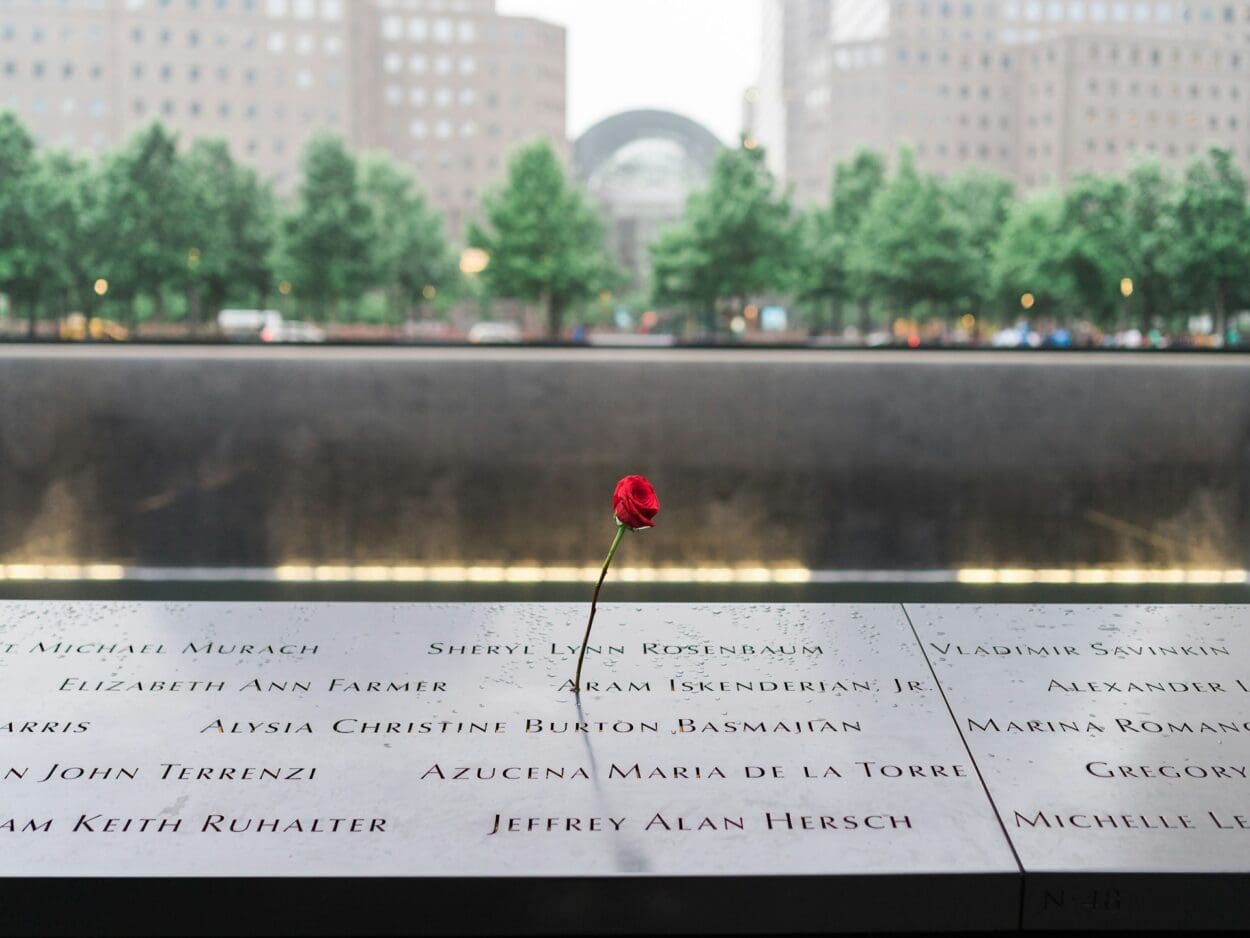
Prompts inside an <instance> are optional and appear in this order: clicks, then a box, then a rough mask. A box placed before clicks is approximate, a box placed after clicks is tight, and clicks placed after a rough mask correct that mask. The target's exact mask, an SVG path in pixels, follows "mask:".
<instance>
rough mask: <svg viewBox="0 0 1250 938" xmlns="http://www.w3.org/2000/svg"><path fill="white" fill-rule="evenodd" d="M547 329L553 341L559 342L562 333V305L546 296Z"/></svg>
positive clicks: (560, 302)
mask: <svg viewBox="0 0 1250 938" xmlns="http://www.w3.org/2000/svg"><path fill="white" fill-rule="evenodd" d="M546 302H547V329H548V330H549V331H550V333H551V338H552V340H553V341H559V339H560V336H561V335H562V334H563V333H564V303H563V302H562V301H560V300H558V299H556V298H555V297H553V296H552V295H551V294H550V293H548V294H547V298H546Z"/></svg>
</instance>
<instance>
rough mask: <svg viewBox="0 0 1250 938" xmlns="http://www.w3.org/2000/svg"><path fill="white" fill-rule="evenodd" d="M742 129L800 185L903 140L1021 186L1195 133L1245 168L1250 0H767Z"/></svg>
mask: <svg viewBox="0 0 1250 938" xmlns="http://www.w3.org/2000/svg"><path fill="white" fill-rule="evenodd" d="M764 5H765V13H764V49H763V56H762V72H761V75H760V81H759V85H758V87H757V88H754V89H752V90H751V91H750V92H748V104H749V106H748V107H747V108H746V113H747V116H748V118H749V119H750V120H751V121H752V123H751V125H750V126H749V129H750V131H751V133H752V134H753V135H754V136H756V137H758V138H759V139H760V140H761V142H762V143H764V144H765V145H766V146H767V147H769V148H770V151H771V153H772V157H771V158H772V159H773V160H774V164H773V165H774V168H775V169H777V170H779V171H781V172H782V173H783V174H784V175H785V177H786V178H787V179H788V180H789V181H791V182H792V183H794V185H795V188H796V192H797V194H798V197H799V199H800V201H805V202H812V201H816V200H820V199H824V198H826V197H827V195H828V189H829V184H830V181H831V177H832V168H833V164H834V162H835V161H837V160H839V159H843V158H845V157H847V156H848V155H850V154H851V153H852V152H854V151H855V150H856V149H858V148H860V147H865V146H868V147H877V148H881V149H885V150H893V149H894V148H895V147H897V146H898V145H899V144H902V143H908V144H910V145H911V146H912V147H913V148H914V149H915V152H916V155H917V157H918V161H919V163H920V165H921V166H922V167H924V168H926V169H928V170H931V171H933V172H936V173H938V174H942V175H947V174H950V173H953V172H957V171H960V170H964V169H968V168H972V167H983V168H986V169H990V170H995V171H997V172H1000V173H1003V174H1005V175H1007V176H1009V177H1011V178H1012V179H1014V180H1015V181H1016V182H1017V183H1018V184H1019V185H1020V186H1022V187H1024V188H1033V187H1037V186H1043V185H1047V184H1050V183H1053V182H1062V181H1064V180H1066V179H1068V178H1070V177H1071V176H1072V175H1073V174H1074V173H1077V172H1081V171H1096V172H1107V171H1122V170H1123V169H1124V168H1125V167H1126V166H1127V165H1128V164H1129V163H1130V162H1131V160H1132V159H1133V158H1134V156H1135V155H1153V156H1156V157H1158V158H1159V159H1160V160H1161V161H1162V162H1163V163H1164V165H1169V166H1178V165H1181V164H1183V163H1184V162H1185V161H1187V160H1188V159H1189V158H1190V157H1192V156H1193V155H1194V154H1195V153H1197V152H1199V151H1201V150H1202V149H1203V148H1204V147H1206V146H1208V145H1219V146H1224V147H1228V148H1230V149H1232V150H1233V151H1234V152H1235V153H1236V154H1237V157H1238V159H1239V160H1240V162H1241V163H1242V165H1243V166H1247V167H1250V136H1248V130H1247V128H1248V127H1250V108H1248V102H1250V3H1244V2H1242V3H1236V4H1234V3H1179V2H1107V0H1045V2H1044V0H975V2H942V0H764Z"/></svg>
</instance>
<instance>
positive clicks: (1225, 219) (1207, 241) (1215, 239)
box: [1173, 149, 1250, 333]
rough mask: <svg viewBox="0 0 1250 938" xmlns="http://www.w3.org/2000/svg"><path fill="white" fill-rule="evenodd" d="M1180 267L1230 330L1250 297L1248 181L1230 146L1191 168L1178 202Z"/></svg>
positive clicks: (1185, 283) (1221, 326) (1188, 284)
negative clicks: (1237, 308) (1235, 310)
mask: <svg viewBox="0 0 1250 938" xmlns="http://www.w3.org/2000/svg"><path fill="white" fill-rule="evenodd" d="M1175 222H1176V237H1175V239H1173V242H1174V244H1175V248H1176V253H1175V269H1176V272H1177V275H1178V277H1179V280H1180V282H1181V284H1182V287H1183V289H1184V291H1185V293H1187V294H1188V295H1189V296H1192V297H1194V298H1195V299H1197V300H1198V301H1199V302H1200V303H1201V304H1202V306H1203V308H1205V309H1207V310H1210V311H1211V312H1213V313H1214V315H1215V320H1216V329H1217V331H1218V332H1220V333H1223V332H1224V331H1225V329H1226V324H1227V318H1228V311H1229V309H1230V308H1232V306H1233V304H1235V303H1241V302H1244V301H1245V300H1246V299H1247V286H1246V269H1247V267H1248V266H1250V216H1248V214H1247V207H1246V179H1245V176H1244V175H1242V173H1241V170H1240V169H1238V168H1237V164H1236V163H1235V162H1234V161H1233V155H1232V153H1231V152H1229V151H1228V150H1221V149H1212V150H1210V151H1208V152H1207V154H1206V155H1205V156H1204V157H1203V158H1201V159H1198V160H1195V161H1193V162H1192V163H1190V164H1189V166H1188V168H1187V169H1186V170H1185V176H1184V179H1183V180H1182V181H1181V184H1180V191H1179V192H1178V193H1177V196H1176V200H1175Z"/></svg>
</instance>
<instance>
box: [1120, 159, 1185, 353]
mask: <svg viewBox="0 0 1250 938" xmlns="http://www.w3.org/2000/svg"><path fill="white" fill-rule="evenodd" d="M1127 183H1128V193H1127V205H1126V206H1125V224H1126V225H1127V231H1126V248H1127V254H1128V270H1127V273H1126V274H1125V276H1127V277H1130V278H1132V281H1133V294H1132V303H1133V305H1134V306H1135V307H1136V308H1137V309H1139V310H1140V312H1141V320H1140V321H1141V325H1142V331H1143V332H1147V331H1149V330H1150V328H1151V327H1152V326H1153V325H1154V324H1155V320H1156V319H1157V318H1158V317H1160V316H1163V315H1166V314H1167V313H1169V312H1170V311H1171V310H1172V309H1173V307H1174V305H1175V304H1176V303H1177V302H1178V301H1179V299H1180V297H1179V295H1178V294H1177V291H1176V289H1175V279H1174V274H1175V270H1174V267H1175V263H1174V262H1175V255H1174V251H1173V247H1174V245H1175V244H1176V243H1177V242H1176V235H1177V232H1176V228H1175V215H1174V208H1175V204H1176V198H1177V187H1176V182H1175V180H1174V179H1173V178H1172V177H1171V176H1170V175H1168V174H1166V173H1164V171H1163V169H1162V168H1161V167H1160V165H1159V162H1158V161H1157V160H1148V161H1144V162H1140V163H1137V164H1136V165H1134V166H1133V168H1132V169H1131V170H1130V171H1129V174H1128V180H1127Z"/></svg>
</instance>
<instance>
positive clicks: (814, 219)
mask: <svg viewBox="0 0 1250 938" xmlns="http://www.w3.org/2000/svg"><path fill="white" fill-rule="evenodd" d="M885 178H886V168H885V159H884V158H883V157H882V156H881V154H880V153H878V152H876V151H875V150H860V151H859V152H858V153H856V154H855V155H854V156H853V157H852V158H851V159H850V160H848V161H846V162H842V163H839V164H838V165H837V166H836V167H835V169H834V173H833V189H832V191H831V193H830V198H829V205H828V206H821V207H818V208H816V209H813V210H812V211H810V212H808V213H807V214H806V215H804V217H803V222H802V238H803V250H802V252H801V254H800V264H799V269H798V278H799V282H798V290H799V293H800V294H801V295H802V296H803V297H805V298H807V299H811V300H814V301H816V302H823V303H825V304H827V305H828V307H829V310H830V315H829V324H830V327H831V329H832V330H833V331H835V332H836V331H839V329H840V328H841V326H842V320H843V315H842V310H843V307H844V305H845V304H847V303H849V302H851V301H859V302H861V308H866V304H864V302H863V301H864V300H865V299H866V298H865V297H864V296H863V294H862V291H860V290H858V289H857V287H858V284H857V283H856V282H855V281H854V280H853V279H852V278H851V275H850V271H849V267H848V258H849V256H850V251H851V245H852V244H854V243H855V239H856V238H857V237H858V235H859V228H860V224H861V222H862V221H863V219H864V215H865V214H867V212H868V206H869V205H871V204H872V199H873V197H874V196H875V195H876V194H877V192H878V191H879V190H880V189H881V187H882V186H883V185H884V184H885Z"/></svg>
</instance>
